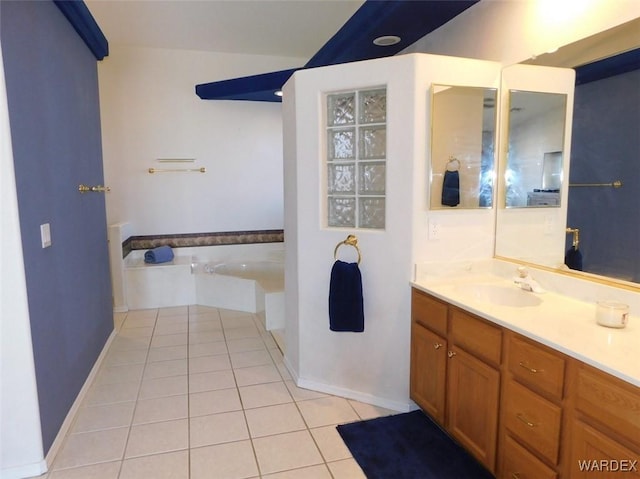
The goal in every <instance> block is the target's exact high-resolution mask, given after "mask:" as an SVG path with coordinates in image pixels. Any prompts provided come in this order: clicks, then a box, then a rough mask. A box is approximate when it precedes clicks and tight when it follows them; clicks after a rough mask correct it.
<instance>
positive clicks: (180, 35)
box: [85, 0, 364, 63]
mask: <svg viewBox="0 0 640 479" xmlns="http://www.w3.org/2000/svg"><path fill="white" fill-rule="evenodd" d="M85 3H86V5H87V7H88V8H89V10H90V11H91V14H92V15H93V16H94V18H95V19H96V21H97V23H98V25H100V28H101V29H102V31H103V32H104V34H105V36H106V37H107V39H108V40H109V44H110V45H114V46H117V45H126V46H138V47H150V48H167V49H180V50H201V51H209V52H222V53H240V54H242V53H244V54H249V55H272V56H282V57H294V58H299V59H302V60H303V63H304V62H306V61H307V60H309V59H310V58H311V57H312V56H313V55H314V54H315V53H316V52H317V51H318V50H320V48H321V47H322V45H324V43H325V42H326V41H327V40H328V39H329V38H331V37H332V36H333V35H334V34H335V33H336V32H337V31H338V30H339V29H340V27H341V26H342V25H343V24H344V23H345V22H346V21H347V20H348V19H349V17H351V16H352V15H353V14H354V13H355V12H356V10H358V8H360V6H361V5H362V4H363V3H364V2H363V1H362V0H199V1H193V0H168V1H166V0H85Z"/></svg>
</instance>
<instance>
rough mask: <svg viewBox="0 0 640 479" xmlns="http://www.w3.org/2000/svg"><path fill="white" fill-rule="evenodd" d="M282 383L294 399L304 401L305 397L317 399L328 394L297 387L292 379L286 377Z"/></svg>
mask: <svg viewBox="0 0 640 479" xmlns="http://www.w3.org/2000/svg"><path fill="white" fill-rule="evenodd" d="M284 383H285V384H286V385H287V389H288V390H289V392H290V393H291V395H292V396H293V399H294V400H296V401H306V400H307V399H318V398H323V397H327V396H328V394H325V393H321V392H318V391H312V390H311V389H303V388H299V387H298V386H296V384H295V383H294V382H293V380H289V379H287V380H285V382H284Z"/></svg>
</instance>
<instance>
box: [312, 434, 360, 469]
mask: <svg viewBox="0 0 640 479" xmlns="http://www.w3.org/2000/svg"><path fill="white" fill-rule="evenodd" d="M311 435H312V436H313V439H314V440H315V441H316V444H317V445H318V448H319V449H320V453H321V454H322V457H324V460H325V461H327V462H331V461H340V460H342V459H349V458H350V457H352V456H351V451H349V448H348V447H347V446H346V445H345V443H344V441H343V440H342V437H340V434H339V433H338V430H337V429H336V427H335V426H324V427H318V428H315V429H311Z"/></svg>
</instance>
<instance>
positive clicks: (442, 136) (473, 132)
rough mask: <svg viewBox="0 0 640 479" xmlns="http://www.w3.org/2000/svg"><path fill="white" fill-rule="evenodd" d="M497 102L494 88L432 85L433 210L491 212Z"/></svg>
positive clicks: (431, 168)
mask: <svg viewBox="0 0 640 479" xmlns="http://www.w3.org/2000/svg"><path fill="white" fill-rule="evenodd" d="M496 99H497V90H496V89H495V88H478V87H463V86H449V85H433V88H432V95H431V100H432V111H431V113H432V117H431V165H430V176H431V178H430V183H431V188H430V192H431V193H430V199H429V205H430V208H431V209H432V210H433V209H445V208H452V207H455V208H491V207H492V206H493V183H494V177H495V173H494V165H495V161H494V157H495V138H496V101H497V100H496Z"/></svg>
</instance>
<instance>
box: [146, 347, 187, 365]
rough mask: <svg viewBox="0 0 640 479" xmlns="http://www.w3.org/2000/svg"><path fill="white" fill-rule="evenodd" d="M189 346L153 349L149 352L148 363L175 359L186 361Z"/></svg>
mask: <svg viewBox="0 0 640 479" xmlns="http://www.w3.org/2000/svg"><path fill="white" fill-rule="evenodd" d="M186 358H187V346H186V345H183V346H168V347H165V348H152V349H150V350H149V359H147V362H150V363H152V362H156V361H171V360H173V359H186Z"/></svg>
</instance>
